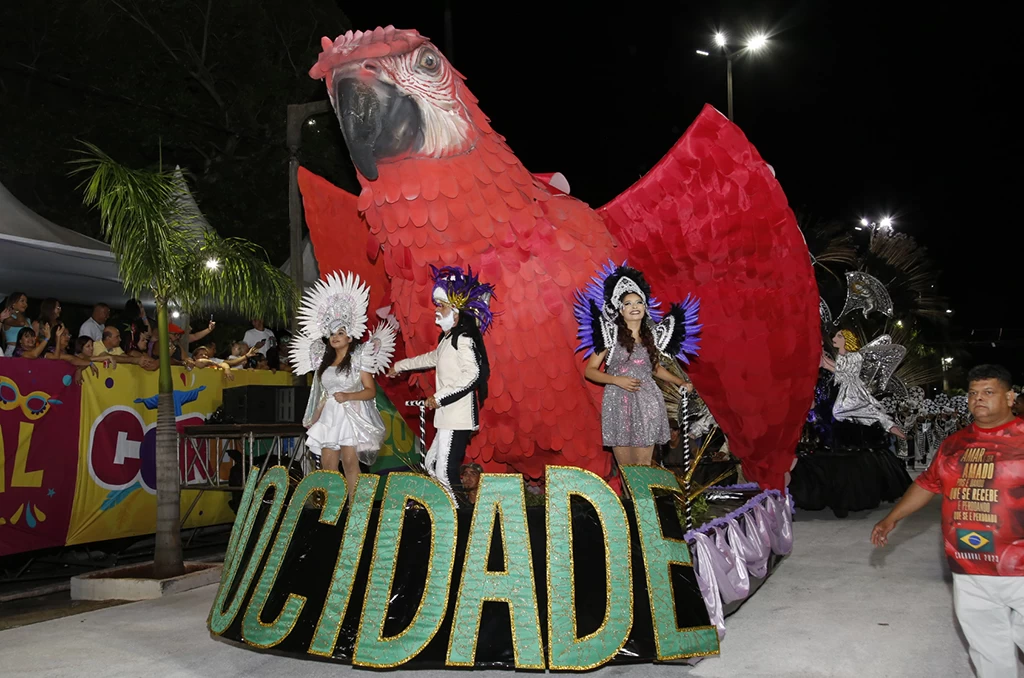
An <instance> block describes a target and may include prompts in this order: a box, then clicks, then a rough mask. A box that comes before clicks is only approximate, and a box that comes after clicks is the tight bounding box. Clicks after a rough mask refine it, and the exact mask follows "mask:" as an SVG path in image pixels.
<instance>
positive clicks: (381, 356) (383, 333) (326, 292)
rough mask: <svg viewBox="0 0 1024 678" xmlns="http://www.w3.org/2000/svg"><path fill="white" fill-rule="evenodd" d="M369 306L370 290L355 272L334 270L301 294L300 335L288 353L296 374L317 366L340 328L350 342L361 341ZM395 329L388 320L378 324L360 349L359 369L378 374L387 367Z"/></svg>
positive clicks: (389, 361) (391, 353)
mask: <svg viewBox="0 0 1024 678" xmlns="http://www.w3.org/2000/svg"><path fill="white" fill-rule="evenodd" d="M369 304H370V288H369V287H368V286H367V285H366V283H364V282H362V281H361V280H360V279H359V276H358V275H355V274H354V273H339V272H337V271H335V272H334V273H331V274H329V275H328V276H327V278H326V279H325V280H319V281H317V282H316V284H315V285H313V288H312V289H310V290H309V291H307V292H306V294H305V295H303V298H302V305H301V306H300V308H299V314H298V315H299V336H298V337H296V338H295V341H294V342H293V346H292V350H291V351H290V352H289V357H290V361H291V363H292V368H293V369H294V371H295V373H296V374H307V373H309V372H313V371H315V370H316V369H317V368H318V367H320V363H321V361H322V360H323V357H324V351H326V349H327V346H326V344H325V343H324V341H323V340H324V339H325V338H327V337H330V336H331V334H333V333H334V332H337V331H338V330H339V329H340V330H343V331H344V332H345V334H347V335H348V336H349V337H350V338H351V339H352V341H359V340H360V339H362V337H363V335H364V334H365V333H366V323H367V316H366V311H367V307H368V306H369ZM396 330H397V328H396V327H395V325H394V323H393V322H391V321H390V320H387V321H385V322H382V323H379V324H378V325H377V327H376V328H375V329H374V331H373V332H372V333H371V335H370V337H369V340H368V342H367V346H365V347H364V348H362V349H361V352H362V354H363V358H362V361H363V363H364V364H363V365H362V366H361V369H363V370H365V371H368V372H372V373H374V374H377V373H378V372H382V371H384V370H386V369H387V368H388V366H389V365H390V363H391V357H392V356H393V355H394V352H395V338H396ZM353 357H354V356H353Z"/></svg>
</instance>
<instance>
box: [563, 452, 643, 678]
mask: <svg viewBox="0 0 1024 678" xmlns="http://www.w3.org/2000/svg"><path fill="white" fill-rule="evenodd" d="M545 486H546V490H547V542H548V547H547V548H548V559H547V560H548V590H549V591H553V592H558V594H557V595H549V596H548V652H549V655H550V656H549V660H548V662H549V666H548V668H550V669H556V670H564V669H573V670H579V671H582V670H587V669H592V668H595V667H598V666H600V665H601V664H604V663H605V662H607V661H608V660H610V659H611V658H612V657H614V656H615V653H616V652H618V651H619V650H620V649H622V646H623V645H625V644H626V640H627V639H628V638H629V632H630V630H631V629H632V627H633V575H632V566H631V562H632V555H631V552H630V536H629V523H628V522H627V521H626V512H625V511H624V510H623V509H622V503H621V502H620V501H619V498H618V497H617V496H616V495H615V492H613V491H612V489H611V488H610V487H608V485H607V484H606V483H605V482H604V481H603V480H601V478H599V477H598V476H597V475H595V474H594V473H591V472H590V471H586V470H584V469H581V468H575V467H569V466H548V467H547V472H546V481H545ZM573 495H576V496H578V497H582V498H583V499H586V500H587V501H588V502H590V504H591V505H592V506H593V507H594V509H595V510H596V511H597V515H598V518H599V520H600V521H601V527H602V531H603V534H604V572H605V599H606V600H607V601H608V602H607V608H606V609H605V614H604V621H602V622H601V626H600V627H599V628H598V629H597V630H596V631H594V632H593V633H591V634H590V635H588V636H586V637H584V638H578V637H577V630H576V613H575V608H576V584H575V581H574V576H573V557H572V540H573V534H572V523H571V516H572V512H571V510H570V508H569V500H570V498H571V497H572V496H573ZM562 592H568V595H565V594H563V593H562Z"/></svg>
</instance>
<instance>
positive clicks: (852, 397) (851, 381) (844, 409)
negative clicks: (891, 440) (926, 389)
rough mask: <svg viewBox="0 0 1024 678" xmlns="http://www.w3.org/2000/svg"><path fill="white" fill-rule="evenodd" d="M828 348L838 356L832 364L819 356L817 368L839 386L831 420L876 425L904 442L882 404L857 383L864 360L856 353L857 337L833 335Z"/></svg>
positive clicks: (825, 357) (844, 332) (837, 333)
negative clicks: (826, 373) (834, 350)
mask: <svg viewBox="0 0 1024 678" xmlns="http://www.w3.org/2000/svg"><path fill="white" fill-rule="evenodd" d="M832 345H833V346H835V347H836V350H837V351H838V352H839V355H838V356H836V359H835V360H832V358H829V357H828V356H827V355H825V354H824V353H822V355H821V363H820V364H821V366H822V367H823V368H825V369H826V370H828V371H829V372H832V373H833V374H834V375H835V380H836V383H837V384H839V393H838V395H836V402H835V405H833V406H832V416H833V417H835V418H836V419H838V420H839V421H852V422H854V423H856V424H863V425H864V426H871V425H872V424H874V423H878V424H879V425H880V426H881V427H882V428H884V429H885V430H886V431H888V432H889V433H891V434H893V435H894V436H896V437H897V438H900V439H904V440H905V439H906V437H907V436H906V435H905V434H904V433H903V430H902V429H901V428H900V427H899V426H897V425H896V423H895V422H894V421H893V420H892V419H890V418H889V415H887V414H886V413H885V408H883V407H882V404H881V403H879V402H878V401H877V400H875V399H874V398H873V397H872V396H871V394H870V393H869V392H868V388H867V386H866V385H865V384H864V380H863V379H861V376H860V372H861V367H863V364H864V356H862V355H861V354H860V352H859V351H857V337H856V336H855V335H854V334H853V333H852V332H850V331H849V330H841V331H839V332H836V335H835V336H834V337H832Z"/></svg>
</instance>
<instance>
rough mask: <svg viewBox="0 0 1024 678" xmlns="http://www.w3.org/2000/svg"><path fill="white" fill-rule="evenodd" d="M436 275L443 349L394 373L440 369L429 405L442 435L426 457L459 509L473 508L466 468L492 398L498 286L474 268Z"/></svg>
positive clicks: (404, 363) (394, 369)
mask: <svg viewBox="0 0 1024 678" xmlns="http://www.w3.org/2000/svg"><path fill="white" fill-rule="evenodd" d="M430 268H431V271H432V273H433V276H434V287H433V291H432V297H433V300H434V306H435V307H436V309H437V310H436V312H435V315H434V322H435V323H436V324H437V325H438V326H439V327H440V328H441V336H440V338H439V339H438V343H437V348H436V349H434V350H433V351H431V352H429V353H424V354H422V355H418V356H415V357H412V358H407V359H405V360H400V361H398V362H397V363H395V365H394V367H392V368H391V371H390V372H389V373H388V376H389V377H397V376H398V375H399V374H400V373H402V372H411V371H417V370H428V369H433V370H435V377H434V385H435V392H434V395H433V396H431V397H430V398H429V399H427V407H429V408H430V409H433V410H436V412H435V413H434V428H435V429H436V430H437V435H435V436H434V440H433V441H432V442H431V444H430V448H429V449H428V450H427V454H426V457H425V458H424V465H425V466H426V469H427V473H429V474H430V476H431V477H432V478H435V479H437V481H438V482H439V483H441V486H442V487H444V488H445V490H447V491H448V494H449V495H451V497H452V500H453V501H455V502H456V504H457V505H460V504H461V505H468V502H467V500H466V497H465V496H464V495H463V490H462V480H461V476H460V469H461V467H462V462H463V459H465V456H466V447H467V446H468V445H469V440H470V438H471V437H472V436H473V434H474V432H476V431H478V430H479V429H480V409H481V408H482V407H483V403H484V400H485V399H486V398H487V380H488V378H489V377H490V364H489V363H488V360H487V350H486V349H485V347H484V341H483V334H484V333H486V332H487V330H488V329H489V328H490V325H491V321H492V320H493V316H492V314H491V310H490V301H491V297H492V296H493V294H494V287H493V286H492V285H488V284H484V283H481V282H480V281H479V279H478V278H477V277H476V276H474V275H473V271H472V269H470V270H469V272H468V273H463V271H462V269H461V268H458V267H453V266H446V267H445V268H442V269H437V268H435V267H433V266H431V267H430Z"/></svg>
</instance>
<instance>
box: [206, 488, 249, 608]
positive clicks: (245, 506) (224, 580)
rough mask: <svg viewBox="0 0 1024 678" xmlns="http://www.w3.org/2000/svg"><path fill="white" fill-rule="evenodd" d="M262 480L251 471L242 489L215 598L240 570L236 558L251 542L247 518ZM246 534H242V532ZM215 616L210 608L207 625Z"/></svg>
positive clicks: (229, 584)
mask: <svg viewBox="0 0 1024 678" xmlns="http://www.w3.org/2000/svg"><path fill="white" fill-rule="evenodd" d="M259 480H260V474H258V473H250V474H249V480H247V481H246V483H245V489H244V490H243V491H242V499H241V501H239V502H238V511H237V512H236V513H235V522H234V523H232V525H231V534H230V536H229V537H228V546H227V549H225V551H224V569H223V570H222V571H221V575H220V585H219V586H218V587H217V595H216V596H214V600H217V599H220V598H221V597H222V596H223V595H224V588H225V587H230V586H231V582H232V580H234V578H235V574H236V573H237V572H238V563H236V562H235V560H236V559H237V558H238V557H239V556H241V555H243V554H244V551H245V545H246V544H248V543H249V535H250V534H251V533H252V523H250V522H248V521H247V520H246V518H247V517H248V514H249V508H250V507H251V506H252V500H253V495H254V494H255V492H256V483H258V482H259ZM243 532H244V533H245V536H244V537H243V536H242V533H243ZM239 541H241V543H242V548H238V544H239ZM212 617H213V608H212V607H211V608H210V615H209V616H208V617H207V618H206V626H207V628H209V626H210V619H211V618H212Z"/></svg>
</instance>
